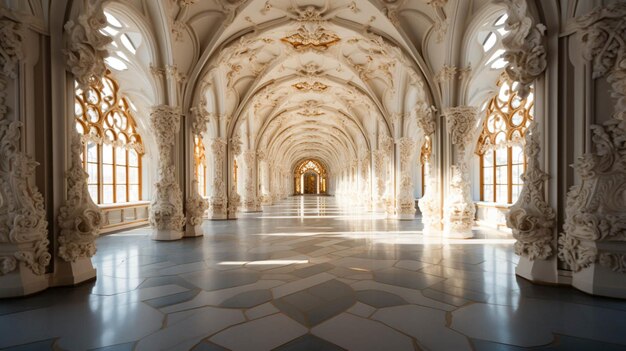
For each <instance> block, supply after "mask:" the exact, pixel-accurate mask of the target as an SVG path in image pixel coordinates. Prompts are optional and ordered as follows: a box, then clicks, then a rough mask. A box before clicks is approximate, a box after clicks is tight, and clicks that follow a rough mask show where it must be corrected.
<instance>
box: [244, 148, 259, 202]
mask: <svg viewBox="0 0 626 351" xmlns="http://www.w3.org/2000/svg"><path fill="white" fill-rule="evenodd" d="M243 160H244V163H245V164H244V166H245V170H246V171H245V174H246V179H245V183H244V184H245V190H246V191H245V195H244V202H243V206H244V209H245V211H246V212H259V211H260V210H261V206H260V203H259V199H258V197H257V158H256V151H254V150H246V151H244V153H243Z"/></svg>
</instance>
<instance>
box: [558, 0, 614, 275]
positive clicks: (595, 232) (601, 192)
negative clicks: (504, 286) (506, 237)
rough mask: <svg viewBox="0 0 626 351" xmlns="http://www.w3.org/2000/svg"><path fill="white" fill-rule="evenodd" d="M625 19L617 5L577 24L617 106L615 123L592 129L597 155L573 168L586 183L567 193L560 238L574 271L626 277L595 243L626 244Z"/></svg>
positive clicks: (561, 253) (598, 74)
mask: <svg viewBox="0 0 626 351" xmlns="http://www.w3.org/2000/svg"><path fill="white" fill-rule="evenodd" d="M625 18H626V4H623V3H616V4H613V5H611V6H607V7H605V8H599V9H596V10H594V11H593V12H592V13H590V14H589V15H587V16H584V17H581V18H580V19H579V20H578V25H579V27H580V29H581V38H582V44H583V53H584V56H585V58H586V59H588V60H591V61H592V62H593V70H594V71H593V73H594V77H595V78H599V77H602V76H605V75H606V76H607V81H608V82H609V83H611V87H612V95H613V97H614V98H616V100H617V102H616V105H615V114H614V115H613V118H611V119H610V120H609V121H607V122H606V123H605V124H604V125H601V126H600V125H592V126H591V131H592V133H593V135H592V138H591V140H592V142H593V145H594V150H593V151H592V152H589V153H586V154H584V155H583V156H581V157H580V158H579V159H578V160H577V161H576V163H575V164H574V169H575V170H576V172H578V174H579V175H580V177H581V178H582V183H581V184H579V185H575V186H573V187H571V188H570V191H569V193H568V194H567V206H566V210H565V211H566V216H567V217H566V219H565V224H564V226H563V229H564V232H565V233H564V234H563V235H561V237H560V238H559V258H561V259H562V260H564V261H565V262H567V263H568V264H569V265H570V266H571V267H572V269H573V270H574V271H579V270H581V269H583V268H586V267H589V266H590V265H591V264H592V263H595V262H598V263H600V264H601V265H605V266H607V267H608V268H610V269H612V270H614V271H617V272H624V270H623V269H621V268H620V266H619V264H621V263H620V262H621V259H618V257H617V256H614V254H612V253H598V251H597V249H596V248H595V245H590V243H592V242H598V241H603V242H608V241H620V242H623V241H626V213H625V212H624V208H626V142H624V141H625V140H626V106H625V104H624V87H626V45H625V44H624V42H625V40H626V20H625ZM616 264H617V266H616Z"/></svg>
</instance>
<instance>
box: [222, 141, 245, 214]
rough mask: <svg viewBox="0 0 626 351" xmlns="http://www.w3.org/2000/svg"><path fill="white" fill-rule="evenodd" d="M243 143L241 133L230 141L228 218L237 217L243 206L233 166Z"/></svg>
mask: <svg viewBox="0 0 626 351" xmlns="http://www.w3.org/2000/svg"><path fill="white" fill-rule="evenodd" d="M242 145H243V143H242V141H241V136H240V135H239V134H235V135H234V136H233V137H232V138H231V139H230V143H229V150H230V152H229V154H228V172H227V174H226V176H227V177H228V178H229V179H230V180H231V181H230V184H231V187H230V191H229V193H228V208H227V218H228V219H237V213H239V207H240V206H241V196H240V195H239V193H238V191H237V187H236V185H235V184H234V182H235V180H234V178H233V166H234V163H235V157H237V156H239V155H241V151H242V149H241V146H242Z"/></svg>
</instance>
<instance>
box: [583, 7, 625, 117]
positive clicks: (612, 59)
mask: <svg viewBox="0 0 626 351" xmlns="http://www.w3.org/2000/svg"><path fill="white" fill-rule="evenodd" d="M625 15H626V4H624V3H623V2H617V3H615V4H613V5H610V6H607V7H605V8H600V9H598V10H596V11H594V12H592V13H591V14H589V15H587V16H584V17H582V18H580V19H579V20H578V25H579V26H580V27H581V28H583V29H584V31H583V34H582V36H581V39H582V44H583V55H584V57H585V58H586V59H587V60H590V61H592V63H593V78H599V77H602V76H604V75H607V81H608V82H609V83H610V84H611V85H612V92H611V93H612V96H613V98H615V99H616V100H617V104H616V106H615V111H616V114H615V118H617V119H619V120H621V121H624V120H626V115H625V114H626V96H625V95H626V68H625V66H626V62H625V61H626V54H625V51H626V49H624V40H625V39H624V38H626V25H624V23H625V22H624V16H625Z"/></svg>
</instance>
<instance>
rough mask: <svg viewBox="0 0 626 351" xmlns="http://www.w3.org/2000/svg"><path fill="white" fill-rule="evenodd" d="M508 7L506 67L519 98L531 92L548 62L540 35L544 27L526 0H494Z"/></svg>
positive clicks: (505, 38) (503, 42) (542, 35)
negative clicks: (531, 87)
mask: <svg viewBox="0 0 626 351" xmlns="http://www.w3.org/2000/svg"><path fill="white" fill-rule="evenodd" d="M496 2H497V3H501V4H503V5H505V6H506V7H507V10H508V11H507V14H508V15H509V17H508V19H507V21H506V27H505V28H506V30H508V31H509V33H508V34H507V35H506V36H505V37H504V38H503V39H502V46H503V47H504V48H505V50H506V52H505V53H504V54H503V57H504V59H505V60H506V61H507V62H508V64H507V66H506V68H505V70H506V72H507V74H508V75H509V77H510V78H511V80H513V81H515V82H518V85H517V86H516V91H517V93H518V95H519V96H520V97H521V98H525V97H526V96H528V94H529V93H530V86H531V85H532V84H533V83H534V82H535V80H536V79H537V78H538V77H539V76H540V75H541V74H543V72H544V71H545V69H546V66H547V64H548V62H547V60H546V49H545V47H544V45H543V41H544V39H543V37H544V33H545V30H546V27H545V26H544V25H543V24H541V23H538V24H536V23H535V20H534V18H533V16H532V14H531V13H530V11H529V10H528V4H527V3H526V0H496Z"/></svg>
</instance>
